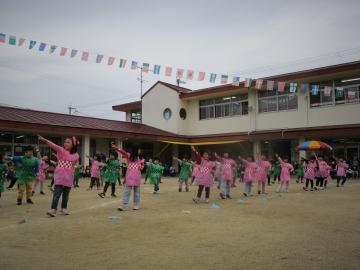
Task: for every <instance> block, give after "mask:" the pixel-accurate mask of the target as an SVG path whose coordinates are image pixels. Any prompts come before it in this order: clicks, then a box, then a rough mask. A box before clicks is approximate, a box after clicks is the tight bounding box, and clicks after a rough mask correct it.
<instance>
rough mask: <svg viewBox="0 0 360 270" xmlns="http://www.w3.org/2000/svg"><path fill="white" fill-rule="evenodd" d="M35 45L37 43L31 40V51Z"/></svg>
mask: <svg viewBox="0 0 360 270" xmlns="http://www.w3.org/2000/svg"><path fill="white" fill-rule="evenodd" d="M35 44H36V41H35V40H30V42H29V49H30V50H31V49H32V48H34V46H35Z"/></svg>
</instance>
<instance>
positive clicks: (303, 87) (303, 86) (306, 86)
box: [300, 83, 309, 95]
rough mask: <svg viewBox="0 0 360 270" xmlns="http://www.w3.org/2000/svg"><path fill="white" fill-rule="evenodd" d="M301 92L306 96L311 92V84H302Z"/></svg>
mask: <svg viewBox="0 0 360 270" xmlns="http://www.w3.org/2000/svg"><path fill="white" fill-rule="evenodd" d="M300 91H301V93H303V94H304V95H306V94H307V92H308V91H309V84H308V83H302V84H301V86H300Z"/></svg>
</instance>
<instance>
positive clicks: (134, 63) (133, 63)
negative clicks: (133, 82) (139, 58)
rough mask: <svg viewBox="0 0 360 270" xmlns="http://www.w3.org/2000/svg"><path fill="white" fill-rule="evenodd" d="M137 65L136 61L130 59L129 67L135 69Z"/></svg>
mask: <svg viewBox="0 0 360 270" xmlns="http://www.w3.org/2000/svg"><path fill="white" fill-rule="evenodd" d="M137 67H138V65H137V62H136V61H132V62H131V69H133V70H135V69H137Z"/></svg>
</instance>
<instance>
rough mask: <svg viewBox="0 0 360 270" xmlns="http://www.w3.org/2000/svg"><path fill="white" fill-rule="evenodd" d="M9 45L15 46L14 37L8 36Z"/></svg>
mask: <svg viewBox="0 0 360 270" xmlns="http://www.w3.org/2000/svg"><path fill="white" fill-rule="evenodd" d="M9 45H16V37H15V36H9Z"/></svg>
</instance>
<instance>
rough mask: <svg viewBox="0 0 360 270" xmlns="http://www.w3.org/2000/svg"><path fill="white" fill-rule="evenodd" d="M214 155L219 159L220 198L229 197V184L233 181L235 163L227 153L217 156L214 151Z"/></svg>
mask: <svg viewBox="0 0 360 270" xmlns="http://www.w3.org/2000/svg"><path fill="white" fill-rule="evenodd" d="M215 157H216V158H217V159H218V160H220V161H221V165H222V166H221V192H220V198H221V199H226V198H228V199H231V196H230V186H231V184H233V183H234V168H235V167H236V163H235V161H234V160H233V159H231V158H229V153H224V155H223V157H222V158H221V157H219V156H218V155H217V154H216V153H215Z"/></svg>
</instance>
